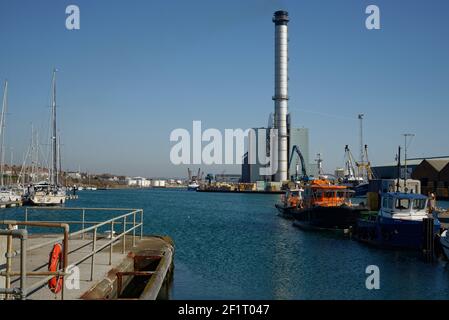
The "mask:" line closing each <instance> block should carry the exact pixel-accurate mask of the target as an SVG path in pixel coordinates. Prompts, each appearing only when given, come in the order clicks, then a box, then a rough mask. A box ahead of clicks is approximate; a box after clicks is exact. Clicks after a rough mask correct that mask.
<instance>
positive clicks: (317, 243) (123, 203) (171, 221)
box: [0, 189, 449, 299]
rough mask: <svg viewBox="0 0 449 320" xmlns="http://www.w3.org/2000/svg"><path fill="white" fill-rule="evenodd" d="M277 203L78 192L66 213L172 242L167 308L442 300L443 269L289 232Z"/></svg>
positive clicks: (239, 197)
mask: <svg viewBox="0 0 449 320" xmlns="http://www.w3.org/2000/svg"><path fill="white" fill-rule="evenodd" d="M279 197H280V196H279V195H257V194H223V193H199V192H189V191H186V190H176V189H141V190H107V191H106V190H105V191H103V190H98V191H82V192H79V199H78V200H75V201H69V202H68V203H67V204H66V206H74V207H129V208H131V207H132V208H143V209H144V210H145V230H144V231H145V233H146V234H166V235H169V236H170V237H172V238H173V240H174V242H175V246H176V254H175V272H174V279H173V284H172V288H171V292H170V299H449V263H448V262H445V261H437V262H435V263H433V264H426V263H424V262H423V261H422V259H421V258H420V257H419V255H418V254H416V253H412V252H399V251H389V250H381V249H376V248H372V247H368V246H365V245H363V244H360V243H357V242H355V241H352V240H349V239H345V238H344V237H342V236H341V235H337V234H334V233H316V232H304V231H301V230H298V229H296V228H295V227H293V226H292V224H291V221H288V220H285V219H282V218H280V217H278V216H277V211H276V209H275V208H274V203H275V202H276V201H277V200H278V198H279ZM439 205H440V206H441V207H449V203H448V202H439ZM23 211H24V209H23V208H18V209H4V210H2V211H0V219H4V218H18V219H19V218H20V219H23ZM50 215H54V213H48V215H46V216H40V218H39V219H42V220H44V219H55V217H54V216H53V217H52V216H50ZM58 218H60V217H58ZM67 218H68V217H67ZM368 265H377V266H378V267H379V268H380V289H379V290H368V289H366V286H365V280H366V277H367V274H365V269H366V267H367V266H368Z"/></svg>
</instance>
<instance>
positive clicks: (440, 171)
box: [412, 159, 449, 198]
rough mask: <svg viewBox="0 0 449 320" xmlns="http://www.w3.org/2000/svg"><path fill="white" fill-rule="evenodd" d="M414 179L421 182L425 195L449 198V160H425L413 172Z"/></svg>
mask: <svg viewBox="0 0 449 320" xmlns="http://www.w3.org/2000/svg"><path fill="white" fill-rule="evenodd" d="M412 178H413V179H416V180H419V181H421V191H422V193H423V194H429V193H434V194H435V195H436V196H437V197H440V198H448V197H449V159H430V160H427V159H426V160H423V161H422V162H421V163H420V164H419V165H418V166H417V167H416V168H415V170H414V171H413V173H412Z"/></svg>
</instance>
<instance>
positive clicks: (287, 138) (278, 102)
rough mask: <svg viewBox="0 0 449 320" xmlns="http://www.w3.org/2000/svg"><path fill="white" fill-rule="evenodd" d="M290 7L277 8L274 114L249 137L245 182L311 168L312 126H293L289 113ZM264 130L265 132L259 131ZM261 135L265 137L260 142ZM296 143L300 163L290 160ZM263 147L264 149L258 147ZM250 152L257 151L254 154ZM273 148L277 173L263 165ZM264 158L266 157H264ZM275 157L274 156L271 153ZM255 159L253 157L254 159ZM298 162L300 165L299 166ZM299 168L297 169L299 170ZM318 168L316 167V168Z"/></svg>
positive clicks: (283, 177) (285, 176)
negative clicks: (269, 122)
mask: <svg viewBox="0 0 449 320" xmlns="http://www.w3.org/2000/svg"><path fill="white" fill-rule="evenodd" d="M289 21H290V19H289V16H288V12H287V11H276V12H275V13H274V16H273V23H274V25H275V33H274V34H275V35H274V53H275V54H274V66H275V68H274V96H273V101H274V117H273V121H272V122H273V126H272V128H271V126H270V127H268V128H254V132H255V133H256V134H255V136H249V138H248V152H247V153H246V154H245V156H244V159H243V165H242V182H256V181H276V182H282V181H287V180H289V179H291V177H292V176H294V175H295V174H296V171H298V174H299V175H301V172H302V170H301V166H302V165H304V167H305V169H306V172H307V173H309V172H310V170H311V169H312V168H311V166H310V165H309V163H310V159H309V130H308V129H306V128H292V127H291V118H290V115H289V113H288V101H289V96H288V22H289ZM270 129H276V130H277V143H276V144H277V146H275V147H272V146H270ZM261 130H264V132H265V133H266V134H265V135H263V134H262V135H259V132H262V131H261ZM260 139H265V142H264V143H261V141H260ZM294 146H297V148H298V149H299V151H300V153H301V154H302V156H303V160H304V163H303V164H301V163H298V162H299V161H300V159H298V156H297V155H294V157H293V158H292V161H291V163H290V164H289V160H290V157H291V154H292V151H293V147H294ZM260 148H263V149H264V150H259V149H260ZM251 152H255V154H254V155H252V154H251ZM272 152H276V153H277V157H276V158H277V165H276V166H272V167H276V169H277V170H276V173H275V174H274V175H262V174H261V169H263V168H264V167H266V166H267V164H266V163H263V162H264V161H261V159H260V155H261V154H262V155H265V156H266V157H269V156H270V154H271V153H272ZM262 158H263V157H262ZM272 158H274V157H272ZM251 160H252V161H251ZM297 165H299V168H298V167H297ZM297 169H298V170H297ZM314 171H315V170H314Z"/></svg>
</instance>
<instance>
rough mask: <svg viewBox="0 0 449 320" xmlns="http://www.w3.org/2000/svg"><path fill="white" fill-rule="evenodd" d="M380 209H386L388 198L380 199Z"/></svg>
mask: <svg viewBox="0 0 449 320" xmlns="http://www.w3.org/2000/svg"><path fill="white" fill-rule="evenodd" d="M382 207H384V208H388V198H386V197H385V198H382Z"/></svg>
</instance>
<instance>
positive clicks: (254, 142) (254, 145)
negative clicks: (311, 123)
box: [241, 127, 314, 183]
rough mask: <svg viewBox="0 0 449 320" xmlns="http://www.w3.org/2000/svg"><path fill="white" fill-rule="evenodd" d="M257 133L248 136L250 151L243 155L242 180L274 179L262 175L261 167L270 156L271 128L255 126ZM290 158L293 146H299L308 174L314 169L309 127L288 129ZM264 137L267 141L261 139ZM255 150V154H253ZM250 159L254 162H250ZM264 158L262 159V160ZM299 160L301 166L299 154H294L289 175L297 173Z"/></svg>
mask: <svg viewBox="0 0 449 320" xmlns="http://www.w3.org/2000/svg"><path fill="white" fill-rule="evenodd" d="M253 130H254V132H255V135H249V136H248V151H247V152H246V153H245V155H244V157H243V164H242V175H241V181H242V182H252V183H254V182H256V181H272V179H273V177H272V176H271V175H270V176H267V175H261V172H260V171H261V169H263V168H264V167H266V165H267V164H265V163H263V162H264V160H265V159H263V158H264V157H266V158H267V159H268V158H269V156H270V128H264V127H261V128H254V129H253ZM288 134H289V138H288V150H289V152H288V159H287V161H288V160H290V156H291V153H292V151H293V146H295V145H296V146H297V147H298V149H299V151H300V152H301V154H302V156H303V158H304V165H305V169H306V172H307V174H308V175H310V172H312V171H314V170H313V168H311V166H310V164H309V161H310V159H309V129H306V128H289V131H288ZM261 139H264V140H265V141H261ZM259 148H264V150H259ZM251 152H254V153H255V154H251ZM250 159H252V161H253V162H254V163H252V164H251V163H250V162H251V161H250ZM261 160H262V161H261ZM298 162H299V165H300V166H301V163H300V160H299V159H298V156H297V155H294V156H293V158H292V162H291V164H290V168H288V170H289V172H288V177H289V178H290V177H291V176H293V175H295V173H296V164H297V163H298ZM298 173H299V174H301V167H299V172H298Z"/></svg>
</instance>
